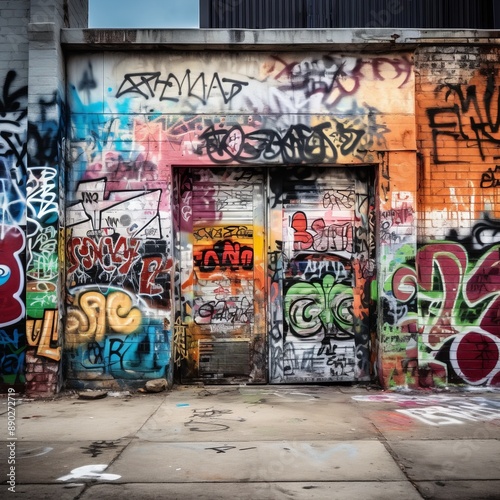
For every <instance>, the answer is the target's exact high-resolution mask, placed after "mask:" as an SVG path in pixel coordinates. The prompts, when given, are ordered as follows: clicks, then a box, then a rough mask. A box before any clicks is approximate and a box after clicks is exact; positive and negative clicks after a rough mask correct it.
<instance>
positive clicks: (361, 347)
mask: <svg viewBox="0 0 500 500" xmlns="http://www.w3.org/2000/svg"><path fill="white" fill-rule="evenodd" d="M39 3H40V5H38V4H39ZM84 3H85V2H83V1H82V2H63V1H58V0H57V1H56V0H54V1H53V2H43V6H42V2H36V1H34V0H33V1H31V2H24V3H22V2H3V3H2V5H5V6H6V8H7V7H8V8H10V9H14V5H15V6H17V7H16V8H19V18H20V19H24V24H23V23H19V26H20V28H19V32H18V31H17V28H16V30H14V31H12V32H10V34H7V36H10V37H11V38H12V44H13V45H15V46H16V47H19V50H14V49H13V48H12V47H11V48H10V49H9V50H6V51H5V53H6V54H7V53H8V54H11V56H10V58H7V57H5V58H4V59H2V66H1V67H0V70H1V71H3V77H2V76H1V75H0V78H3V92H2V96H3V97H2V101H1V102H0V104H1V105H2V108H1V111H2V112H1V113H0V138H1V142H0V145H1V148H0V162H1V163H0V164H1V165H2V177H1V179H2V200H3V203H2V226H1V229H2V233H1V238H0V269H1V271H2V272H1V274H0V276H2V280H1V281H0V292H1V295H0V301H1V303H2V310H3V311H4V315H3V316H2V317H1V319H0V332H1V335H2V337H1V338H2V342H1V343H0V346H1V347H0V359H1V366H2V379H1V380H2V387H10V386H15V387H17V388H18V390H25V391H27V392H28V393H30V394H52V393H54V392H57V391H58V390H60V389H61V387H63V385H65V386H66V387H72V388H101V389H107V388H119V387H137V386H139V385H143V384H144V383H145V381H147V380H149V379H153V378H159V377H165V378H167V379H168V381H169V382H170V383H173V382H174V381H182V382H183V383H190V382H199V381H201V382H205V383H219V384H222V383H225V384H233V383H272V384H281V383H287V384H288V383H319V382H321V383H338V382H343V383H345V382H351V383H369V382H376V383H379V384H380V385H381V386H382V387H384V388H394V387H411V388H418V387H426V388H430V387H444V386H449V385H466V386H467V385H470V386H478V385H481V386H489V385H498V384H500V322H499V319H498V318H499V311H500V271H499V268H500V258H499V255H500V224H499V220H500V219H499V218H500V213H499V208H498V207H499V205H497V203H496V202H497V201H498V193H497V191H498V189H499V185H500V181H498V182H497V180H496V175H499V177H500V174H499V171H500V166H498V165H497V163H499V159H500V150H499V144H500V135H499V134H500V132H499V128H500V108H499V103H500V86H499V85H500V84H499V81H500V76H499V74H498V69H499V49H498V32H496V31H484V30H483V31H478V30H471V31H466V30H462V31H457V30H454V31H439V30H435V31H434V30H427V31H422V30H416V29H414V30H401V29H389V28H383V29H366V30H354V29H353V30H333V29H324V30H322V29H321V30H319V29H315V30H289V31H287V30H266V31H256V30H154V31H150V30H89V29H84V26H85V13H86V6H85V5H84ZM21 4H22V5H24V8H20V6H21ZM47 5H49V7H50V8H51V9H52V10H50V11H47V9H48V8H49V7H47ZM21 14H24V17H22V15H21ZM44 16H45V17H44ZM2 19H4V17H3V16H2ZM3 22H4V21H2V23H3ZM8 26H13V25H12V24H9V25H8ZM6 27H7V26H5V27H3V28H4V31H3V32H2V33H4V32H5V28H6ZM7 28H8V27H7ZM12 29H14V28H12ZM23 30H24V31H23ZM21 40H24V41H23V42H21ZM21 46H23V47H24V48H25V50H24V51H23V50H21V49H20V47H21ZM13 54H17V55H16V56H15V57H14V56H13Z"/></svg>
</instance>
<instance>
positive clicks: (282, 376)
mask: <svg viewBox="0 0 500 500" xmlns="http://www.w3.org/2000/svg"><path fill="white" fill-rule="evenodd" d="M369 174H370V171H369V170H368V168H366V167H364V168H363V167H357V168H307V167H295V168H276V169H273V170H272V171H271V173H270V179H269V188H270V189H269V190H270V211H269V213H270V217H269V244H270V246H271V250H272V251H271V253H270V256H269V291H268V295H269V318H270V319H269V322H270V324H269V342H270V356H269V374H270V381H271V382H274V383H290V382H305V383H310V382H334V381H354V380H362V379H368V378H369V365H370V359H369V357H370V345H369V343H370V342H369V341H370V333H369V331H370V326H369V321H370V313H369V310H370V294H369V290H370V282H371V280H372V279H373V273H374V267H375V266H374V264H373V263H374V254H375V251H374V242H373V231H371V229H370V213H371V214H373V212H374V210H373V203H372V198H373V197H371V196H370V194H369V186H370V184H371V182H370V175H369ZM370 208H371V209H372V210H370Z"/></svg>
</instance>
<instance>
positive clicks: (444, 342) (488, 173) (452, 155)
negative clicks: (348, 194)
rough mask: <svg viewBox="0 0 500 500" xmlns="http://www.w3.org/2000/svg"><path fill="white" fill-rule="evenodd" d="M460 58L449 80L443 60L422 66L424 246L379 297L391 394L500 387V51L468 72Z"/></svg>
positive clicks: (403, 257)
mask: <svg viewBox="0 0 500 500" xmlns="http://www.w3.org/2000/svg"><path fill="white" fill-rule="evenodd" d="M462 52H463V53H464V54H468V55H466V56H464V55H461V53H462ZM453 54H455V55H454V60H453V62H450V63H449V65H448V67H447V75H448V76H447V77H446V78H441V76H440V75H439V74H436V73H435V71H432V68H431V65H432V63H433V61H435V60H437V59H439V56H438V55H437V54H432V53H431V52H427V51H426V50H423V51H422V53H420V55H419V59H418V60H417V61H416V64H418V65H419V67H420V68H421V71H420V72H419V75H420V76H419V78H418V79H417V87H416V90H417V96H416V100H417V104H418V107H417V119H418V120H419V122H420V123H421V124H422V125H421V127H419V136H418V142H419V147H420V148H421V151H422V157H421V159H422V161H421V172H420V175H419V184H420V187H419V199H420V206H421V210H420V212H419V214H420V217H419V226H420V230H419V234H420V238H419V250H418V254H417V256H416V258H414V256H413V255H412V252H411V249H410V250H408V249H407V248H405V247H404V246H403V247H401V248H400V249H399V250H398V252H397V253H396V254H395V258H392V259H391V263H390V265H389V266H388V268H389V271H390V272H389V275H388V277H387V279H386V281H385V283H384V287H383V295H382V297H381V300H382V301H383V305H384V311H383V328H382V333H383V337H382V343H383V346H384V351H385V352H388V353H389V354H388V355H387V354H385V352H384V355H383V356H382V358H383V366H384V367H385V370H384V373H383V376H382V380H383V383H384V385H386V386H391V387H398V386H410V387H435V386H438V387H445V386H447V385H449V384H452V385H454V384H459V385H474V386H479V385H481V386H488V385H498V384H499V382H500V376H499V371H500V349H499V347H500V346H499V342H500V336H499V335H500V331H499V326H498V323H499V322H498V310H499V305H500V298H499V292H500V281H499V280H500V277H499V272H498V266H499V244H500V222H499V215H500V214H499V209H498V207H499V206H500V205H499V204H498V201H499V198H498V193H497V190H496V188H497V185H498V184H497V182H496V178H495V176H496V173H497V171H498V166H497V163H498V159H499V158H500V156H499V153H498V147H499V144H500V142H499V135H498V124H499V119H500V114H499V110H500V87H499V86H498V70H497V68H495V66H494V64H493V63H492V62H491V61H492V60H493V59H495V60H496V59H497V58H498V49H496V48H493V49H492V48H488V49H485V50H484V51H482V52H481V53H479V52H478V53H477V54H476V55H474V56H471V57H470V62H468V64H466V65H464V64H460V63H459V61H460V60H462V59H461V58H463V57H466V58H467V59H469V55H470V54H471V53H470V52H467V51H466V50H465V49H458V48H454V49H453ZM426 58H428V59H426ZM458 68H460V69H459V70H458ZM408 215H410V214H409V213H408V212H406V216H408ZM399 218H400V219H401V216H399ZM398 241H399V240H398Z"/></svg>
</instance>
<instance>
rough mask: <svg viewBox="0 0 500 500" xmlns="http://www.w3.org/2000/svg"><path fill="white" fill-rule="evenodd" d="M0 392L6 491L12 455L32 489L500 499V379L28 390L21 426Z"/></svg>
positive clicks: (57, 494) (19, 413) (60, 493)
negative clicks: (51, 394)
mask: <svg viewBox="0 0 500 500" xmlns="http://www.w3.org/2000/svg"><path fill="white" fill-rule="evenodd" d="M0 402H1V403H2V406H1V410H0V411H1V413H2V414H1V418H0V426H1V427H0V428H1V429H2V431H1V434H0V435H1V436H4V437H3V438H2V440H3V443H2V453H1V456H0V474H1V477H2V481H3V482H2V485H1V486H0V492H1V493H0V496H1V497H2V498H7V494H8V493H10V492H11V491H12V489H11V490H10V491H9V489H8V488H9V487H10V488H12V486H11V484H12V483H10V484H9V482H7V481H5V478H7V479H8V480H9V479H10V480H11V481H12V477H13V476H12V475H11V476H10V477H8V476H7V474H8V473H9V472H10V473H11V470H10V467H11V466H13V467H14V482H15V488H14V489H15V492H16V493H22V494H23V495H24V497H25V498H31V499H45V498H46V499H53V498H58V499H59V500H65V499H85V500H88V499H108V498H109V499H115V498H125V497H126V498H128V499H135V498H137V499H154V498H170V499H172V498H174V499H176V498H179V499H195V498H196V499H210V500H211V499H235V498H238V499H250V498H251V499H253V500H254V499H289V498H294V499H302V498H304V499H305V498H307V499H349V500H351V499H354V498H364V499H384V500H385V499H388V498H398V499H405V500H406V499H408V500H410V499H419V498H434V499H467V500H468V499H472V498H477V499H481V500H484V499H500V442H499V439H500V392H498V391H490V392H442V393H431V392H418V393H417V392H412V393H392V392H382V391H377V390H369V389H368V388H363V387H348V386H345V387H344V386H333V387H327V386H209V387H192V386H191V387H184V386H180V387H176V388H174V389H173V390H172V391H170V392H163V393H159V394H139V393H137V394H134V395H132V396H127V395H125V394H123V393H110V395H108V396H107V397H106V398H104V399H97V400H87V399H80V398H79V397H78V395H77V394H75V395H62V396H60V397H58V398H56V399H54V400H50V401H49V400H25V399H23V398H21V399H20V400H18V401H17V404H16V407H15V435H14V436H9V435H8V433H7V429H11V427H8V423H9V418H8V413H7V409H8V408H7V398H3V399H1V400H0ZM10 421H12V414H11V418H10ZM13 443H14V444H13ZM13 450H14V454H13ZM9 459H10V462H12V460H14V464H13V465H12V463H11V464H9ZM2 490H4V491H2Z"/></svg>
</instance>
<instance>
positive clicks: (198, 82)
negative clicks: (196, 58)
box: [116, 70, 248, 104]
mask: <svg viewBox="0 0 500 500" xmlns="http://www.w3.org/2000/svg"><path fill="white" fill-rule="evenodd" d="M207 81H210V83H209V84H207ZM247 85H248V82H243V81H241V80H233V79H231V78H221V77H220V76H219V74H218V73H214V74H213V75H212V77H211V78H210V77H208V78H207V77H206V76H205V73H200V74H199V75H198V76H195V75H191V71H190V70H186V72H185V73H184V75H183V76H182V77H177V76H176V75H174V74H173V73H169V74H168V76H167V77H166V78H165V79H162V78H161V72H160V71H155V72H145V73H128V74H126V75H125V76H124V77H123V82H122V84H121V85H120V88H119V89H118V92H117V93H116V97H117V98H118V97H122V96H123V95H125V94H139V95H141V96H142V97H144V98H145V99H149V98H150V97H151V98H154V97H158V98H159V100H160V101H171V102H179V100H180V99H179V96H183V95H185V96H187V97H192V98H193V99H198V100H199V101H200V102H201V103H203V104H206V103H207V101H208V100H209V99H210V97H213V95H214V93H215V92H217V91H218V92H217V95H218V96H219V95H220V96H222V98H223V99H224V104H227V103H228V102H230V101H231V100H232V99H233V98H234V97H235V96H236V95H238V94H239V93H240V92H241V91H242V90H243V87H246V86H247Z"/></svg>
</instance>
